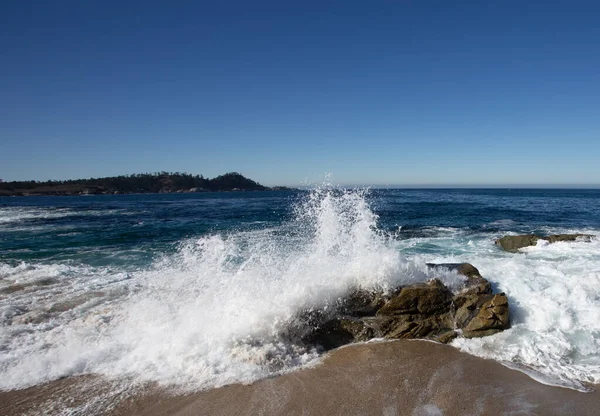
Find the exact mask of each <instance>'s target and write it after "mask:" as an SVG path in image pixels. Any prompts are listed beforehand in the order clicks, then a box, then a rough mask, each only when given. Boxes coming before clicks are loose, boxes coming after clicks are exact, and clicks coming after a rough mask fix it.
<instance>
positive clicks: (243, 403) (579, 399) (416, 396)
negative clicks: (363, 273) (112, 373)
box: [0, 340, 600, 416]
mask: <svg viewBox="0 0 600 416" xmlns="http://www.w3.org/2000/svg"><path fill="white" fill-rule="evenodd" d="M595 387H598V386H595ZM111 388H114V386H112V385H111V384H110V383H109V382H107V381H105V380H103V379H102V378H101V377H97V376H77V377H69V378H65V379H61V380H57V381H53V382H50V383H46V384H43V385H39V386H35V387H30V388H27V389H22V390H14V391H9V392H0V413H2V414H3V415H7V416H8V415H21V414H42V413H46V414H47V413H48V412H50V414H61V412H69V411H71V412H72V411H73V410H79V411H80V412H82V413H86V410H87V411H88V412H89V413H92V414H97V413H98V412H100V413H102V414H107V415H115V416H124V415H133V414H136V415H148V416H154V415H164V414H169V415H177V416H187V415H196V414H210V415H233V414H235V415H255V414H265V415H289V414H293V415H295V414H298V415H299V414H303V415H320V414H385V415H404V414H413V415H458V414H475V415H487V414H490V415H491V414H494V415H497V414H544V415H554V414H556V415H559V414H577V415H592V414H597V409H598V407H599V406H600V392H599V391H592V392H589V393H583V392H579V391H576V390H572V389H568V388H563V387H555V386H549V385H546V384H541V383H539V382H537V381H535V380H533V379H532V378H530V377H529V376H528V375H526V374H525V373H522V372H520V371H517V370H512V369H510V368H508V367H506V366H504V365H502V364H501V363H499V362H496V361H492V360H485V359H482V358H478V357H475V356H472V355H469V354H467V353H464V352H461V351H459V350H458V349H456V348H454V347H451V346H447V345H442V344H438V343H434V342H427V341H425V342H424V341H418V340H410V341H408V340H400V341H386V342H370V343H364V344H356V345H348V346H345V347H342V348H339V349H336V350H333V351H331V352H330V353H328V354H326V355H325V356H324V357H323V359H322V360H321V362H320V363H319V364H317V365H315V366H312V367H308V368H301V369H298V370H295V371H292V372H289V373H286V374H283V375H279V376H274V377H271V378H266V379H262V380H258V381H256V382H254V383H252V384H248V385H243V384H233V385H228V386H224V387H218V388H214V389H211V390H207V391H201V392H196V393H190V394H182V395H174V394H173V393H172V392H171V391H170V390H167V389H163V388H159V387H148V388H147V389H145V390H143V391H141V392H138V393H135V394H133V395H129V394H128V393H127V392H126V391H121V392H118V391H117V392H114V391H113V392H112V393H110V394H109V395H108V396H103V394H105V393H107V392H110V390H111ZM103 397H104V398H103ZM90 406H91V407H90Z"/></svg>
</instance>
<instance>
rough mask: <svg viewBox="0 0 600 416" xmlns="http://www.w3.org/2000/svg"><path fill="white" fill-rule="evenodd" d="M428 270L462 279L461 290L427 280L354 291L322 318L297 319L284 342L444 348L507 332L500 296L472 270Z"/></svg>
mask: <svg viewBox="0 0 600 416" xmlns="http://www.w3.org/2000/svg"><path fill="white" fill-rule="evenodd" d="M428 266H429V267H430V268H432V269H434V270H440V269H444V270H453V271H456V272H457V273H459V274H461V275H463V276H465V278H466V279H465V283H464V287H463V288H462V290H460V291H459V292H457V293H453V292H452V291H450V289H449V288H447V287H446V286H445V285H444V284H443V283H442V281H441V280H439V279H432V280H430V281H428V282H423V283H416V284H411V285H406V286H403V287H398V288H396V289H395V290H392V291H388V292H383V291H367V290H364V289H357V290H354V291H352V292H351V293H350V294H348V296H346V297H344V298H342V299H340V300H339V301H338V303H337V304H336V305H335V306H334V307H333V308H328V312H325V309H323V310H311V311H305V312H304V313H302V314H300V316H299V317H298V319H297V320H296V321H295V323H294V325H292V326H291V327H290V328H288V332H287V333H286V335H285V336H286V337H288V338H290V337H291V338H294V339H295V340H296V341H297V339H298V338H299V339H300V340H301V342H302V343H303V344H308V345H312V346H318V347H321V348H323V349H325V350H329V349H332V348H337V347H339V346H342V345H345V344H349V343H352V342H360V341H367V340H369V339H372V338H387V339H417V338H418V339H430V340H435V341H439V342H443V343H447V342H450V341H451V340H453V339H454V338H456V337H458V336H464V337H468V338H473V337H481V336H486V335H491V334H494V333H496V332H499V331H502V330H504V329H507V328H509V327H510V317H509V308H508V299H507V297H506V295H505V294H504V293H500V294H493V293H492V287H491V285H490V283H489V282H488V281H487V280H486V279H484V278H483V277H482V276H481V274H480V273H479V270H477V268H475V267H474V266H473V265H471V264H469V263H457V264H428Z"/></svg>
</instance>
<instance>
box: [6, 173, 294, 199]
mask: <svg viewBox="0 0 600 416" xmlns="http://www.w3.org/2000/svg"><path fill="white" fill-rule="evenodd" d="M268 189H270V188H267V187H265V186H263V185H261V184H259V183H258V182H255V181H253V180H252V179H248V178H246V177H244V176H243V175H241V174H240V173H237V172H230V173H226V174H224V175H220V176H217V177H216V178H214V179H208V178H205V177H204V176H203V175H192V174H189V173H182V172H154V173H137V174H131V175H121V176H111V177H106V178H90V179H70V180H63V181H58V180H49V181H45V182H38V181H14V182H0V195H30V194H36V195H79V194H115V193H117V194H118V193H123V194H129V193H172V192H202V191H233V190H236V191H238V190H239V191H262V190H268ZM277 189H284V188H279V187H278V188H277Z"/></svg>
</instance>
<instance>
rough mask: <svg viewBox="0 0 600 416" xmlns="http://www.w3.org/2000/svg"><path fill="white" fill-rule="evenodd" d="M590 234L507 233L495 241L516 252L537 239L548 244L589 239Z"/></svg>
mask: <svg viewBox="0 0 600 416" xmlns="http://www.w3.org/2000/svg"><path fill="white" fill-rule="evenodd" d="M592 237H593V236H592V235H589V234H554V235H548V236H539V235H534V234H525V235H507V236H505V237H502V238H499V239H498V240H496V241H495V243H496V245H497V246H499V247H501V248H502V249H503V250H505V251H508V252H510V253H517V252H518V251H519V249H521V248H524V247H529V246H535V245H536V244H537V243H538V241H540V240H542V241H547V242H548V243H549V244H552V243H557V242H569V241H570V242H572V241H588V242H589V241H590V239H591V238H592Z"/></svg>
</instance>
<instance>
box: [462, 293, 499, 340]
mask: <svg viewBox="0 0 600 416" xmlns="http://www.w3.org/2000/svg"><path fill="white" fill-rule="evenodd" d="M509 327H510V319H509V311H508V299H507V297H506V295H505V294H503V293H502V294H499V295H494V296H493V297H492V299H490V300H488V301H486V302H485V303H484V304H483V305H481V307H480V308H479V312H478V313H477V315H476V316H475V317H474V318H473V319H472V320H471V321H470V322H469V323H468V325H467V326H466V328H465V331H469V332H471V331H473V332H478V331H487V330H490V329H496V330H503V329H508V328H509Z"/></svg>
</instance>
